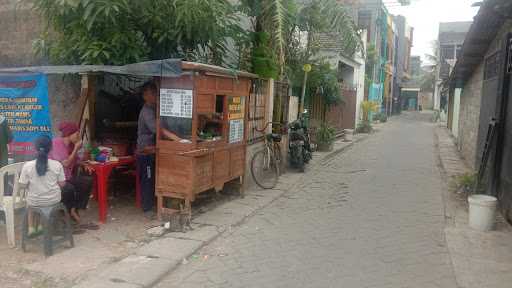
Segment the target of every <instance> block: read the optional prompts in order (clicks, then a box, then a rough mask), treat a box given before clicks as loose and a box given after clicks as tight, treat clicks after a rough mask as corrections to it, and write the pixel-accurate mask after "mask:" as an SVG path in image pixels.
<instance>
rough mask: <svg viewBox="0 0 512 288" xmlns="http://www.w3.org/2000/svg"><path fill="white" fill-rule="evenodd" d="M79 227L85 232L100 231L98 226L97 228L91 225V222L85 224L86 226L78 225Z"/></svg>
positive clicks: (96, 225)
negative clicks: (85, 230)
mask: <svg viewBox="0 0 512 288" xmlns="http://www.w3.org/2000/svg"><path fill="white" fill-rule="evenodd" d="M79 227H80V228H82V229H87V230H98V229H100V226H98V224H95V223H92V222H89V223H86V224H80V225H79Z"/></svg>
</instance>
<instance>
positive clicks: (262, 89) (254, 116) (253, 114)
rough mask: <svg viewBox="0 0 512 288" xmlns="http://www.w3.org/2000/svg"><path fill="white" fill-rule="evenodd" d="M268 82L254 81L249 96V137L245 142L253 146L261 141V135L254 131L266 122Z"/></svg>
mask: <svg viewBox="0 0 512 288" xmlns="http://www.w3.org/2000/svg"><path fill="white" fill-rule="evenodd" d="M268 82H269V81H268V80H263V79H257V80H254V81H253V83H252V87H251V93H250V95H249V123H248V126H249V127H248V129H249V132H248V133H249V135H248V137H247V142H248V143H249V144H254V143H257V142H259V141H262V140H263V134H262V133H260V132H257V131H256V128H258V129H261V128H263V127H264V126H265V124H266V122H267V117H266V115H267V106H268V105H269V103H268V102H269V101H268V99H269V95H268V94H269V91H268V90H269V83H268Z"/></svg>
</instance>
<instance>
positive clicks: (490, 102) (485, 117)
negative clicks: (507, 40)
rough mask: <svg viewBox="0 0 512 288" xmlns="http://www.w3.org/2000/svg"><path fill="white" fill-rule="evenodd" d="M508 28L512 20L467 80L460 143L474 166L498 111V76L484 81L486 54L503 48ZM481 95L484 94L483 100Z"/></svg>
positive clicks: (473, 166) (475, 166) (461, 110)
mask: <svg viewBox="0 0 512 288" xmlns="http://www.w3.org/2000/svg"><path fill="white" fill-rule="evenodd" d="M509 32H512V21H508V22H507V23H506V24H505V25H503V27H502V28H501V29H500V31H499V32H498V34H497V36H496V38H495V39H494V40H493V42H492V43H491V45H490V46H489V49H488V51H487V52H486V55H485V57H484V59H483V60H482V62H481V63H480V65H479V66H478V68H477V69H476V70H475V71H473V75H472V76H471V78H470V79H469V80H468V81H467V83H466V84H465V86H464V89H463V91H462V95H461V98H460V115H459V133H458V136H459V137H458V147H459V150H460V151H461V153H462V155H463V157H464V158H465V161H466V163H467V164H468V165H469V166H470V167H472V168H473V169H476V168H477V167H478V163H479V161H480V155H481V154H482V150H483V145H484V142H485V137H486V135H487V128H488V127H487V124H488V122H489V120H490V118H491V117H492V116H494V115H495V104H496V93H497V88H498V87H497V84H498V83H497V82H498V79H497V78H494V79H487V80H485V81H484V65H485V58H487V56H490V55H492V54H494V53H496V51H499V50H501V47H502V41H503V39H504V37H505V35H506V34H507V33H509ZM484 89H485V91H484ZM482 95H485V98H484V99H483V100H484V102H482ZM480 123H482V124H480Z"/></svg>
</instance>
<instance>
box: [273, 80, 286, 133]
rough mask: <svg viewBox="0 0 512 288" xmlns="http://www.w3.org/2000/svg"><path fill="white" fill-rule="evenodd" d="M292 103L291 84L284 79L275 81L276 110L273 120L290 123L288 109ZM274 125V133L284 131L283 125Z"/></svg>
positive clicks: (284, 123)
mask: <svg viewBox="0 0 512 288" xmlns="http://www.w3.org/2000/svg"><path fill="white" fill-rule="evenodd" d="M289 103H290V84H289V83H288V82H283V81H274V110H273V114H272V122H279V123H282V124H283V125H286V124H288V110H289V105H290V104H289ZM277 126H278V125H273V132H274V133H282V129H281V128H282V127H277Z"/></svg>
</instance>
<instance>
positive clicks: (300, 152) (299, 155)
mask: <svg viewBox="0 0 512 288" xmlns="http://www.w3.org/2000/svg"><path fill="white" fill-rule="evenodd" d="M296 157H297V159H296V160H297V161H296V166H297V169H299V172H302V173H304V150H303V149H297V154H296Z"/></svg>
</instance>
